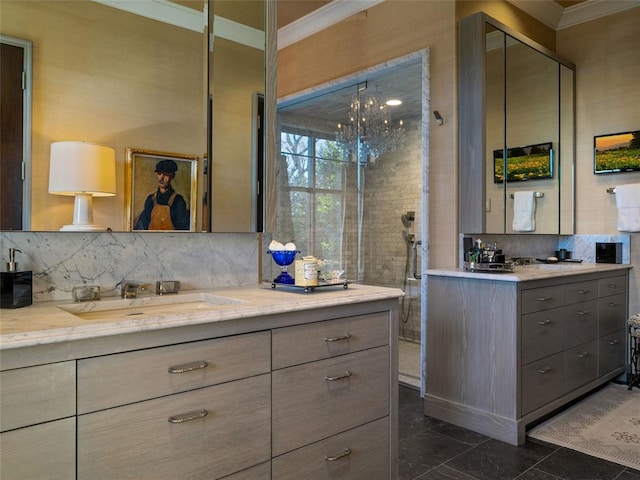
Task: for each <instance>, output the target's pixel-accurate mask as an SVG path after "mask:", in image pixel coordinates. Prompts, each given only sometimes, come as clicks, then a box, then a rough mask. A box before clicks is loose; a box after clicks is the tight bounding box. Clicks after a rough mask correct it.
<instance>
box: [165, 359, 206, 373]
mask: <svg viewBox="0 0 640 480" xmlns="http://www.w3.org/2000/svg"><path fill="white" fill-rule="evenodd" d="M208 366H209V364H208V363H207V362H206V361H204V360H198V361H197V362H193V363H184V364H182V365H176V366H175V367H169V368H168V372H169V373H186V372H193V371H194V370H202V369H203V368H207V367H208Z"/></svg>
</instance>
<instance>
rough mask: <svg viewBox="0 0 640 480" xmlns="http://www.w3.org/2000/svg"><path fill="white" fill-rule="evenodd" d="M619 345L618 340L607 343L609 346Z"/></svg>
mask: <svg viewBox="0 0 640 480" xmlns="http://www.w3.org/2000/svg"><path fill="white" fill-rule="evenodd" d="M619 343H620V340H611V341H610V342H609V345H617V344H619Z"/></svg>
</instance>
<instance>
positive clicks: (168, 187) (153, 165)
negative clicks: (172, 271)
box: [125, 148, 199, 232]
mask: <svg viewBox="0 0 640 480" xmlns="http://www.w3.org/2000/svg"><path fill="white" fill-rule="evenodd" d="M126 154H127V157H126V168H125V210H126V211H125V218H126V224H127V228H128V230H130V231H140V230H141V231H145V230H146V231H165V232H166V231H190V232H193V231H195V225H196V204H197V182H198V160H199V157H197V156H195V155H183V154H180V153H168V152H158V151H153V150H143V149H139V148H127V150H126Z"/></svg>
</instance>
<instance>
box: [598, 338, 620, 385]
mask: <svg viewBox="0 0 640 480" xmlns="http://www.w3.org/2000/svg"><path fill="white" fill-rule="evenodd" d="M626 339H627V330H626V329H623V330H618V331H617V332H614V333H611V334H609V335H607V336H605V337H601V338H599V339H598V359H599V361H598V375H606V374H607V373H609V372H611V371H613V370H615V369H616V368H620V367H622V366H624V364H625V361H626V355H625V352H626V345H625V342H626Z"/></svg>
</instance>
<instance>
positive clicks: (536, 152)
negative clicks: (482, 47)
mask: <svg viewBox="0 0 640 480" xmlns="http://www.w3.org/2000/svg"><path fill="white" fill-rule="evenodd" d="M505 60H506V62H505V63H506V67H505V78H506V81H505V86H506V101H505V125H506V130H505V143H504V145H505V147H506V149H507V156H506V162H505V163H506V171H507V173H506V177H507V182H506V184H505V185H506V222H505V228H504V232H505V233H523V232H531V233H540V234H556V235H557V234H558V233H559V219H560V189H559V183H558V168H557V167H558V165H557V161H558V159H557V155H554V152H557V149H558V145H559V131H560V125H559V111H560V106H559V104H558V98H559V95H558V92H559V78H558V72H559V70H558V65H559V64H558V62H556V61H555V60H553V59H551V58H549V57H547V56H546V55H543V54H541V53H540V52H538V51H536V50H534V49H533V48H531V47H530V46H528V45H525V44H524V43H522V42H519V41H518V40H516V39H514V38H512V37H510V36H508V35H507V36H506V55H505ZM516 192H534V195H535V200H534V205H535V214H534V215H532V216H531V219H533V220H532V221H529V222H522V221H520V222H514V221H513V217H514V203H515V202H514V195H515V193H516ZM529 228H531V230H529Z"/></svg>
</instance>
